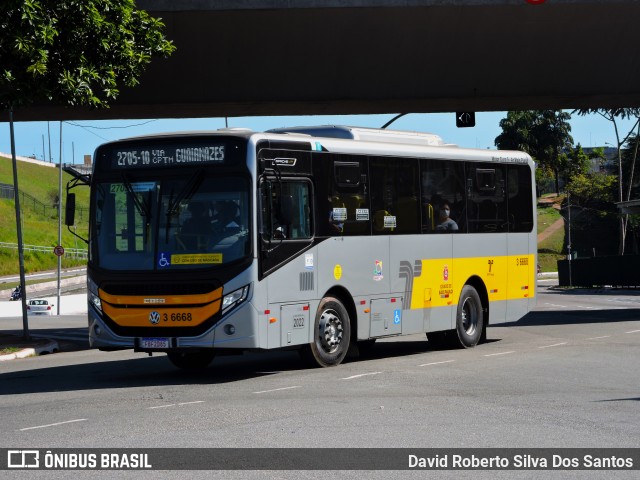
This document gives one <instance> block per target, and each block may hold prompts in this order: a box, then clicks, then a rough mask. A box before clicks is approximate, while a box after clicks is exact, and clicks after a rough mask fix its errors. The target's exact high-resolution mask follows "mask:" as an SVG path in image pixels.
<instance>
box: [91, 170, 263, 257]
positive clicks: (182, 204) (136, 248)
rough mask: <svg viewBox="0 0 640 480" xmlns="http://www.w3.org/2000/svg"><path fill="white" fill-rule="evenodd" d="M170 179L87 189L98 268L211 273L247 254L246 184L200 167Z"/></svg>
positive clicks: (114, 181)
mask: <svg viewBox="0 0 640 480" xmlns="http://www.w3.org/2000/svg"><path fill="white" fill-rule="evenodd" d="M172 173H173V175H170V176H159V175H150V174H149V173H148V172H144V171H143V172H135V173H131V172H126V173H122V174H121V175H119V176H115V177H110V180H111V181H108V182H107V181H105V182H99V183H96V184H95V185H94V189H93V195H95V199H94V200H95V202H94V204H95V215H94V217H93V222H94V223H93V233H92V237H93V239H92V245H93V249H92V262H94V263H96V264H97V266H98V267H99V268H102V269H108V270H175V269H202V268H215V267H218V266H221V265H224V264H227V263H230V262H234V261H236V260H239V259H241V258H244V257H246V256H247V255H249V254H250V253H251V251H250V248H251V242H250V240H249V239H250V238H251V237H250V235H249V224H250V222H249V181H248V179H247V178H244V177H242V176H240V175H237V174H233V175H231V174H229V175H219V174H217V175H215V176H213V175H210V174H208V170H207V169H206V168H199V169H188V170H181V171H180V172H179V173H178V172H175V171H174V172H172Z"/></svg>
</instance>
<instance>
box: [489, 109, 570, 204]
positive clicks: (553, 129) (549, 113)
mask: <svg viewBox="0 0 640 480" xmlns="http://www.w3.org/2000/svg"><path fill="white" fill-rule="evenodd" d="M570 118H571V115H570V114H569V113H567V112H562V111H555V110H525V111H522V112H507V118H505V119H502V120H501V121H500V128H502V133H501V134H500V135H498V136H497V137H496V140H495V144H496V146H497V147H498V148H499V149H501V150H504V149H511V150H513V149H515V150H522V151H524V152H527V153H528V154H529V155H531V156H532V157H533V158H534V159H535V160H536V161H537V162H538V164H539V165H538V167H539V168H541V169H542V170H548V171H551V172H553V174H554V176H555V188H556V193H560V185H559V176H560V173H561V167H562V162H561V159H560V154H561V153H562V152H563V151H566V150H567V149H569V148H571V146H572V145H573V138H572V137H571V135H570V134H569V132H571V125H569V119H570Z"/></svg>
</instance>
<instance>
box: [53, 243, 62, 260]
mask: <svg viewBox="0 0 640 480" xmlns="http://www.w3.org/2000/svg"><path fill="white" fill-rule="evenodd" d="M53 253H55V254H56V256H58V257H61V256H62V255H64V247H63V246H62V245H57V246H56V247H54V249H53Z"/></svg>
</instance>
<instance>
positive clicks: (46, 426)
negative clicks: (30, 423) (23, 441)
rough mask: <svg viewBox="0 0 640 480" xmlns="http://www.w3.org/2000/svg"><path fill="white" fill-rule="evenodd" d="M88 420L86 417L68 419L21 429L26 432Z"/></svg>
mask: <svg viewBox="0 0 640 480" xmlns="http://www.w3.org/2000/svg"><path fill="white" fill-rule="evenodd" d="M86 421H87V419H86V418H78V419H76V420H67V421H66V422H58V423H49V424H48V425H38V426H37V427H27V428H21V429H20V430H19V431H20V432H24V431H25V430H35V429H36V428H48V427H57V426H58V425H65V424H67V423H75V422H86Z"/></svg>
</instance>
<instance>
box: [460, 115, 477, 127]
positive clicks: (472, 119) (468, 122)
mask: <svg viewBox="0 0 640 480" xmlns="http://www.w3.org/2000/svg"><path fill="white" fill-rule="evenodd" d="M475 126H476V114H475V112H456V127H458V128H467V127H475Z"/></svg>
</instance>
